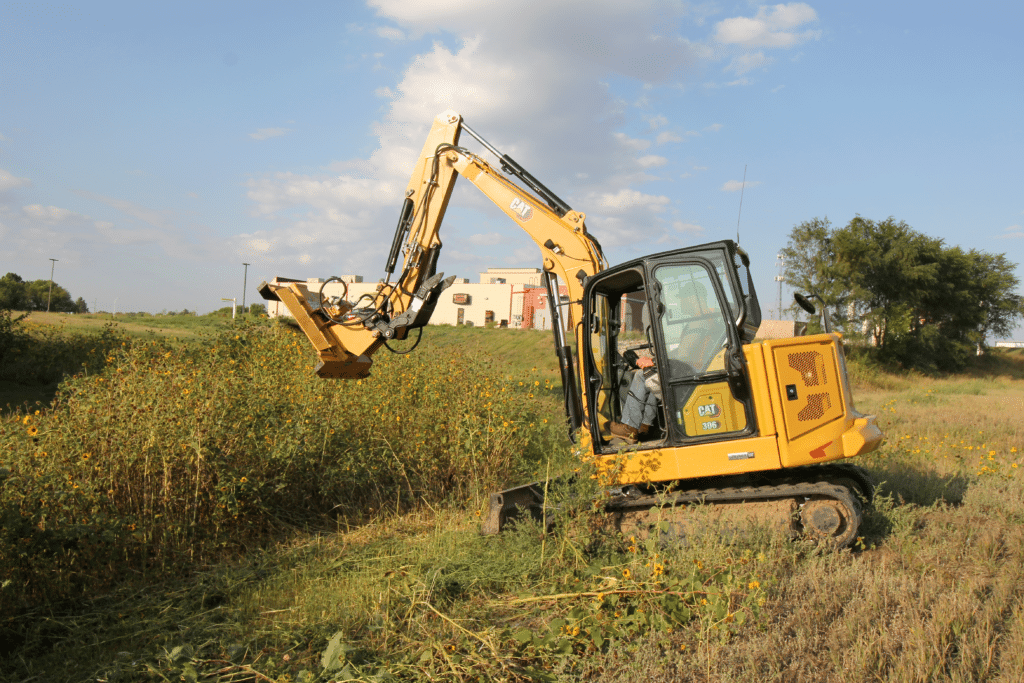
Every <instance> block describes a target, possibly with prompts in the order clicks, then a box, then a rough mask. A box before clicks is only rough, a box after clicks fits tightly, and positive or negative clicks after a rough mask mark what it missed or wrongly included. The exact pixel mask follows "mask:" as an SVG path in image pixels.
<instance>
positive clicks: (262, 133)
mask: <svg viewBox="0 0 1024 683" xmlns="http://www.w3.org/2000/svg"><path fill="white" fill-rule="evenodd" d="M289 132H291V128H260V129H259V130H258V131H256V132H255V133H249V137H251V138H252V139H253V140H268V139H270V138H279V137H281V136H282V135H287V134H288V133H289Z"/></svg>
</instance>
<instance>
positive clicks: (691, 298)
mask: <svg viewBox="0 0 1024 683" xmlns="http://www.w3.org/2000/svg"><path fill="white" fill-rule="evenodd" d="M707 255H708V256H714V254H707ZM703 256H704V255H700V254H686V255H685V256H684V255H678V256H675V257H673V256H666V257H663V258H659V259H650V260H648V261H647V263H646V264H645V265H646V269H645V270H646V272H647V280H648V287H647V291H648V303H649V305H650V306H651V317H652V320H653V321H654V324H653V325H652V330H653V332H654V337H655V338H654V340H653V341H654V345H655V348H656V349H657V353H658V370H659V376H660V381H661V386H662V395H663V401H664V409H665V414H666V418H667V419H666V422H667V427H668V430H669V440H670V442H671V443H672V444H673V445H687V444H692V443H694V442H699V441H710V440H719V439H732V438H736V437H737V436H749V435H751V434H753V433H755V431H756V425H755V424H754V423H753V422H754V420H753V416H754V411H753V405H752V403H751V400H750V391H749V379H748V377H747V373H746V367H745V363H744V356H743V353H742V349H741V344H742V342H741V340H740V337H739V334H738V331H737V329H736V326H735V323H734V319H735V316H734V314H733V311H735V310H736V304H735V303H734V301H735V298H734V297H735V293H734V292H733V291H731V283H730V282H723V281H722V278H721V277H720V273H721V270H720V267H719V266H720V264H719V263H718V262H719V261H720V259H719V258H704V257H703Z"/></svg>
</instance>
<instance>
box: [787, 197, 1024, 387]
mask: <svg viewBox="0 0 1024 683" xmlns="http://www.w3.org/2000/svg"><path fill="white" fill-rule="evenodd" d="M782 253H783V255H784V256H785V257H786V271H785V272H786V279H787V281H788V282H789V283H790V284H791V285H792V286H793V287H795V288H797V289H802V290H804V291H807V292H813V293H816V294H818V295H819V296H821V298H822V299H823V300H824V302H825V304H826V306H827V307H828V308H829V310H830V312H831V313H832V314H833V317H834V319H835V320H837V321H838V322H839V323H840V325H841V326H843V327H845V331H846V332H847V333H848V334H850V333H856V331H857V329H858V328H863V329H864V330H865V331H866V333H867V335H868V337H869V338H870V340H871V342H872V344H873V347H874V348H875V349H876V351H875V352H876V354H877V355H878V356H879V357H880V358H882V359H883V360H887V361H895V362H897V363H900V364H902V365H904V366H915V367H921V368H930V369H941V370H953V369H957V368H959V367H962V366H963V365H964V364H965V363H966V362H967V358H968V357H969V356H970V355H971V354H972V353H973V352H974V351H975V350H976V349H977V350H981V349H983V348H984V345H985V339H986V337H987V336H988V335H989V334H1000V335H1005V334H1009V333H1010V331H1011V330H1012V329H1013V327H1014V324H1015V322H1016V321H1017V320H1018V319H1019V318H1021V317H1022V316H1024V300H1022V297H1021V296H1020V295H1019V294H1017V293H1016V289H1017V286H1018V284H1019V281H1018V279H1017V277H1016V276H1015V274H1014V268H1015V266H1014V264H1012V263H1010V262H1009V261H1007V260H1006V257H1005V256H1004V255H1002V254H989V253H986V252H981V251H976V250H971V251H966V252H965V251H964V250H962V249H961V248H959V247H946V246H945V245H944V244H943V242H942V240H940V239H936V238H933V237H929V236H927V235H924V234H922V233H920V232H917V231H916V230H914V229H913V228H911V227H910V226H909V225H907V224H906V223H905V222H903V221H896V220H895V219H893V218H891V217H890V218H888V219H886V220H884V221H872V220H869V219H866V218H862V217H861V216H857V217H855V218H854V219H853V220H851V221H850V222H849V223H848V224H847V225H845V226H844V227H842V228H833V227H832V226H831V224H830V223H829V222H828V219H825V220H819V219H813V220H811V221H807V222H805V223H801V224H800V225H797V226H796V227H794V228H793V231H792V232H791V233H790V241H789V244H788V245H787V247H786V248H785V249H784V250H783V251H782Z"/></svg>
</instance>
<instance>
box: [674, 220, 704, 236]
mask: <svg viewBox="0 0 1024 683" xmlns="http://www.w3.org/2000/svg"><path fill="white" fill-rule="evenodd" d="M672 229H673V230H675V231H676V232H681V233H683V234H684V235H693V236H700V235H703V234H704V228H703V227H701V226H699V225H696V224H694V223H686V222H684V221H673V222H672Z"/></svg>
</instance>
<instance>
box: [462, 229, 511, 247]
mask: <svg viewBox="0 0 1024 683" xmlns="http://www.w3.org/2000/svg"><path fill="white" fill-rule="evenodd" d="M504 239H505V236H504V235H502V234H501V233H497V232H488V233H486V234H476V235H470V236H469V243H470V244H476V245H480V246H484V245H492V244H501V242H502V240H504Z"/></svg>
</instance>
